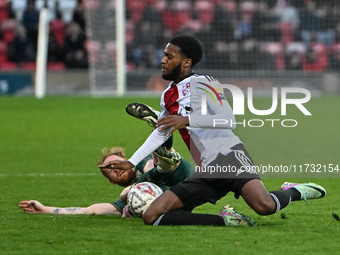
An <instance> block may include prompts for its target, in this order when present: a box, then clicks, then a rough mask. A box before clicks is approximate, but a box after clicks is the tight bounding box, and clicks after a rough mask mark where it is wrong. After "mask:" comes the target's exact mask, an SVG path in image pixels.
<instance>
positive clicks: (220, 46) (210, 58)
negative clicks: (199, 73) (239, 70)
mask: <svg viewBox="0 0 340 255" xmlns="http://www.w3.org/2000/svg"><path fill="white" fill-rule="evenodd" d="M206 67H207V68H209V69H231V68H232V67H231V62H230V53H229V45H228V43H226V42H223V41H216V42H214V44H213V47H212V48H211V49H210V51H209V52H207V56H206Z"/></svg>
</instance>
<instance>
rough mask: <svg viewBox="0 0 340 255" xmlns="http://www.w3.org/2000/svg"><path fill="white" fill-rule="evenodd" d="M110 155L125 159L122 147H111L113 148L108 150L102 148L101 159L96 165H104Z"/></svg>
mask: <svg viewBox="0 0 340 255" xmlns="http://www.w3.org/2000/svg"><path fill="white" fill-rule="evenodd" d="M111 155H117V156H119V157H122V158H126V157H125V152H124V149H123V148H122V147H113V148H110V149H107V148H104V149H102V157H101V159H99V160H98V163H97V164H98V165H102V164H103V163H104V161H105V159H106V158H107V157H108V156H111Z"/></svg>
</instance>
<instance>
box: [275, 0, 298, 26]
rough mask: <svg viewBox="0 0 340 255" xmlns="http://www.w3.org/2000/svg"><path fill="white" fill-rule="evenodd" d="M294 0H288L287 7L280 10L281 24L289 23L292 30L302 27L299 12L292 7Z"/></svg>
mask: <svg viewBox="0 0 340 255" xmlns="http://www.w3.org/2000/svg"><path fill="white" fill-rule="evenodd" d="M292 1H293V0H286V1H285V3H286V5H285V6H281V7H280V8H279V9H278V14H279V16H280V22H281V23H289V24H290V25H291V26H292V29H294V30H295V29H298V28H299V25H300V20H299V10H298V9H297V8H296V7H295V6H293V5H292Z"/></svg>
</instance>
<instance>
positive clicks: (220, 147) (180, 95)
mask: <svg viewBox="0 0 340 255" xmlns="http://www.w3.org/2000/svg"><path fill="white" fill-rule="evenodd" d="M218 84H220V83H219V82H218V81H217V80H216V79H215V78H213V77H211V76H207V75H197V74H193V75H191V76H190V77H187V78H185V79H184V80H182V81H181V82H179V83H178V84H175V83H174V82H172V83H170V84H169V86H168V87H167V88H166V89H165V90H164V92H163V94H162V98H161V115H160V118H162V117H165V116H168V115H180V116H188V117H189V127H186V128H184V129H180V130H179V132H180V134H181V136H182V138H183V140H184V142H185V144H186V145H187V147H188V148H189V150H190V153H191V155H192V158H193V159H194V161H195V163H196V164H197V165H202V166H205V165H207V164H209V163H210V162H211V161H213V160H214V159H215V158H216V157H217V155H218V154H219V153H222V154H223V155H227V154H228V153H229V152H231V149H230V148H231V147H233V146H234V145H236V144H239V143H241V140H240V139H239V138H238V137H237V136H236V135H235V134H234V133H233V132H232V129H234V128H235V123H236V120H235V117H234V115H233V113H232V109H231V107H230V105H229V103H228V101H227V100H226V98H225V96H224V93H223V90H222V89H220V90H219V89H217V88H218ZM202 98H205V100H203V103H205V102H206V106H205V108H206V113H205V115H202V105H203V104H202ZM203 107H204V105H203ZM214 120H224V122H227V124H225V125H222V126H218V125H215V127H214ZM232 123H233V125H231V124H232ZM215 124H216V122H215ZM168 131H169V129H168V130H164V131H159V130H158V129H155V130H154V132H153V133H152V134H151V135H150V136H149V138H148V139H147V140H146V141H145V143H144V144H143V145H142V146H141V147H140V148H139V149H138V150H137V151H136V153H135V154H134V155H133V156H132V157H131V158H130V159H129V161H130V162H131V163H132V164H134V165H136V164H137V163H138V162H139V161H140V159H143V158H144V157H145V155H148V154H149V153H151V152H153V151H154V150H156V149H157V148H158V147H159V146H160V145H162V143H163V142H164V141H165V140H166V139H167V138H168V137H166V133H167V132H168Z"/></svg>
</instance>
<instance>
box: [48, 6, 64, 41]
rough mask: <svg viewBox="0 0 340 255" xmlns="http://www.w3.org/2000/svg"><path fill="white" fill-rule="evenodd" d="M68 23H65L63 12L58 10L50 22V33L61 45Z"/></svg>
mask: <svg viewBox="0 0 340 255" xmlns="http://www.w3.org/2000/svg"><path fill="white" fill-rule="evenodd" d="M65 29H66V24H65V23H64V21H63V19H62V16H61V12H59V11H56V14H55V18H54V19H53V20H52V21H51V22H50V33H51V34H52V36H53V37H54V40H55V41H56V43H57V44H58V45H59V46H62V45H63V43H64V38H65Z"/></svg>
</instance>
